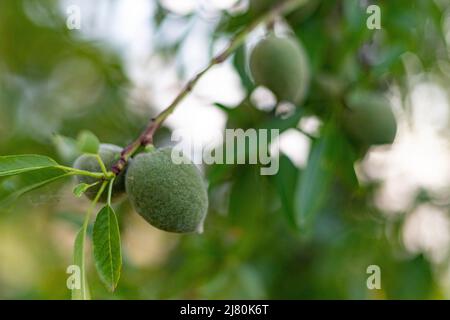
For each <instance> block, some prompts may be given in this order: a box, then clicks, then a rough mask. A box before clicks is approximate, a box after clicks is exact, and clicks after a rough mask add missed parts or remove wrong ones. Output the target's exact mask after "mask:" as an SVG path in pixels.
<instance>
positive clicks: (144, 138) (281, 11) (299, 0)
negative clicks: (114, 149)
mask: <svg viewBox="0 0 450 320" xmlns="http://www.w3.org/2000/svg"><path fill="white" fill-rule="evenodd" d="M307 2H308V0H286V1H284V2H282V3H280V4H279V5H276V6H274V7H273V8H272V9H271V10H270V11H268V12H267V13H265V14H263V15H261V16H260V17H258V18H257V19H255V20H254V21H253V22H252V23H251V24H249V25H248V26H247V27H246V28H244V29H243V30H242V31H241V32H239V33H237V34H236V36H234V37H233V38H232V40H231V41H230V43H229V44H228V46H227V47H226V48H225V49H224V50H223V51H222V52H221V53H219V54H218V55H217V56H215V57H214V58H213V59H212V60H211V61H210V63H209V64H208V65H207V66H206V67H205V68H204V69H203V70H201V71H200V72H199V73H197V74H196V75H195V76H194V77H193V78H192V79H191V80H189V81H188V83H187V84H186V85H185V86H184V88H183V90H182V91H181V92H180V93H179V94H178V95H177V96H176V97H175V99H174V100H173V102H172V103H171V104H170V105H169V106H168V107H167V108H166V109H164V110H163V111H162V112H161V113H160V114H159V115H158V116H157V117H156V118H153V119H151V121H150V123H149V124H148V125H147V128H146V129H145V130H144V132H143V133H142V134H141V135H140V136H139V138H138V139H136V140H135V141H133V142H132V143H131V144H129V145H128V146H127V147H125V148H124V149H123V151H122V153H121V157H120V159H119V161H118V162H117V163H116V164H115V165H114V166H113V168H112V169H111V170H112V172H113V173H114V174H116V175H118V174H119V173H120V172H121V171H122V170H123V169H124V168H125V166H126V164H127V162H128V160H129V158H130V157H132V156H133V155H134V154H135V153H136V152H137V151H138V150H139V149H140V148H141V147H145V146H147V145H149V144H152V143H153V136H154V134H155V132H156V131H157V130H158V129H159V128H160V127H161V125H162V124H163V122H164V121H165V120H166V119H167V117H168V116H169V115H170V114H171V113H172V112H173V111H174V110H175V109H176V107H177V106H178V105H179V104H180V102H181V101H183V99H184V98H185V97H186V96H187V95H188V94H189V93H190V92H191V91H192V90H193V88H194V87H195V85H196V84H197V82H198V81H199V80H200V79H201V78H202V77H203V75H204V74H205V73H206V72H208V71H209V70H210V69H211V68H212V67H214V66H215V65H218V64H221V63H222V62H224V61H225V60H227V59H228V57H230V55H232V54H233V52H234V51H236V49H238V48H239V47H240V46H241V45H242V44H243V43H244V41H245V39H246V38H247V36H248V34H249V33H250V32H252V31H253V30H254V29H255V28H256V27H257V26H259V25H260V24H261V23H266V22H268V21H273V20H274V18H276V17H277V16H280V15H286V14H289V13H291V12H292V11H293V10H295V9H297V8H299V7H300V6H302V5H304V4H306V3H307Z"/></svg>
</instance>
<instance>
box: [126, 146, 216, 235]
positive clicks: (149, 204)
mask: <svg viewBox="0 0 450 320" xmlns="http://www.w3.org/2000/svg"><path fill="white" fill-rule="evenodd" d="M171 152H172V149H170V148H165V149H161V150H155V151H151V152H149V153H142V154H139V155H137V156H136V157H135V158H134V159H133V161H132V162H131V164H130V165H129V167H128V170H127V174H126V181H125V185H126V190H127V194H128V196H129V199H130V201H131V203H132V204H133V206H134V208H135V210H136V211H137V213H139V214H140V215H141V216H142V217H143V218H144V219H145V220H147V221H148V222H149V223H150V224H151V225H153V226H154V227H156V228H158V229H161V230H164V231H168V232H175V233H193V232H199V233H201V232H202V230H203V222H204V220H205V217H206V214H207V210H208V195H207V192H206V188H205V185H204V182H203V179H202V177H201V175H200V172H199V171H198V169H197V168H196V166H195V165H194V164H192V163H189V164H174V163H173V162H172V159H171Z"/></svg>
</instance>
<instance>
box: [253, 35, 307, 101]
mask: <svg viewBox="0 0 450 320" xmlns="http://www.w3.org/2000/svg"><path fill="white" fill-rule="evenodd" d="M249 64H250V71H251V74H252V77H253V80H254V82H255V84H257V85H261V86H264V87H266V88H268V89H270V90H271V91H272V92H273V93H274V94H275V96H276V97H277V98H278V101H289V102H292V103H294V104H300V103H301V102H302V100H303V99H304V97H305V94H306V91H307V89H308V86H309V78H310V76H309V65H308V59H307V57H306V53H305V50H304V49H303V47H302V45H301V43H300V42H299V41H298V40H297V39H294V38H290V37H276V36H274V35H269V36H268V37H266V38H265V39H263V40H261V41H260V42H259V43H258V44H257V45H256V46H255V48H254V49H253V50H252V53H251V55H250V61H249Z"/></svg>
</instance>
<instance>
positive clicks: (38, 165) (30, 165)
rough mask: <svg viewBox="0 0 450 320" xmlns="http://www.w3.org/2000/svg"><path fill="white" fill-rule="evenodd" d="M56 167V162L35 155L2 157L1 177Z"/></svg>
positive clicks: (0, 163) (0, 157)
mask: <svg viewBox="0 0 450 320" xmlns="http://www.w3.org/2000/svg"><path fill="white" fill-rule="evenodd" d="M56 166H58V163H56V161H55V160H53V159H51V158H49V157H46V156H40V155H35V154H30V155H16V156H0V177H5V176H12V175H15V174H19V173H23V172H27V171H33V170H38V169H43V168H49V167H56Z"/></svg>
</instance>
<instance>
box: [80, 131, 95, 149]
mask: <svg viewBox="0 0 450 320" xmlns="http://www.w3.org/2000/svg"><path fill="white" fill-rule="evenodd" d="M99 147H100V141H99V140H98V138H97V136H96V135H95V134H93V133H92V132H90V131H87V130H85V131H82V132H81V133H80V135H79V136H78V148H79V149H80V151H81V152H84V153H92V154H95V153H97V152H98V148H99Z"/></svg>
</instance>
